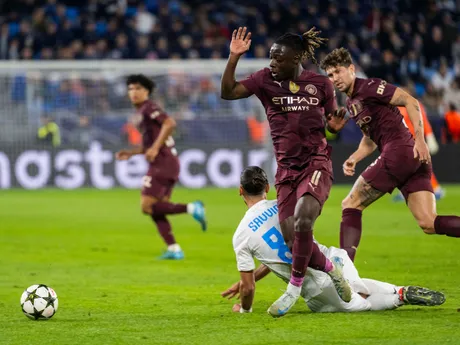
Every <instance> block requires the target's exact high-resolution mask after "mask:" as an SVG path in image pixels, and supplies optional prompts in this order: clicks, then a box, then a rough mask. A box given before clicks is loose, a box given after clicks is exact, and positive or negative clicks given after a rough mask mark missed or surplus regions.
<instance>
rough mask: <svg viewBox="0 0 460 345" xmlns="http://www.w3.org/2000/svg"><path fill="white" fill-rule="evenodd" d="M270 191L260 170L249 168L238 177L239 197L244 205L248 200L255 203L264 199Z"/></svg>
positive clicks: (264, 175) (265, 177)
mask: <svg viewBox="0 0 460 345" xmlns="http://www.w3.org/2000/svg"><path fill="white" fill-rule="evenodd" d="M269 189H270V184H269V183H268V178H267V174H266V173H265V171H264V170H263V169H262V168H259V167H257V166H250V167H247V168H246V169H244V170H243V172H242V173H241V176H240V195H241V196H243V198H244V201H245V202H246V204H247V203H248V200H249V199H253V200H254V201H257V200H258V199H260V200H261V199H266V197H267V192H268V190H269Z"/></svg>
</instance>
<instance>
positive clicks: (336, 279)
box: [327, 256, 352, 303]
mask: <svg viewBox="0 0 460 345" xmlns="http://www.w3.org/2000/svg"><path fill="white" fill-rule="evenodd" d="M331 262H332V264H333V265H334V269H333V270H331V271H329V272H328V273H327V274H328V275H329V277H331V279H332V283H333V284H334V287H335V290H336V291H337V293H338V294H339V297H340V298H341V299H342V300H343V301H344V302H346V303H348V302H350V301H351V294H352V291H351V286H350V284H349V283H348V281H347V280H346V279H345V277H344V276H343V260H342V258H339V257H338V256H334V257H332V258H331Z"/></svg>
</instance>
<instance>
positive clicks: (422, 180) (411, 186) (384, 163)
mask: <svg viewBox="0 0 460 345" xmlns="http://www.w3.org/2000/svg"><path fill="white" fill-rule="evenodd" d="M431 174H432V166H431V163H430V164H425V163H420V161H419V160H417V159H414V152H413V147H412V146H401V147H397V148H394V149H392V150H389V151H387V152H385V151H384V152H383V153H382V154H381V155H380V156H379V157H378V158H377V159H376V160H375V161H374V162H373V163H372V164H371V165H369V166H368V167H367V169H366V170H365V171H364V172H363V173H362V174H361V176H362V177H363V178H364V180H365V181H366V182H367V183H369V184H370V185H371V186H372V187H373V188H375V189H377V190H379V191H381V192H384V193H392V192H393V190H394V189H395V188H398V189H399V190H400V191H401V193H402V194H403V195H404V198H405V199H406V200H407V197H408V196H409V194H411V193H415V192H420V191H428V192H432V193H433V187H432V186H431Z"/></svg>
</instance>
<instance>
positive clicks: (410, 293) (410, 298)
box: [399, 286, 446, 307]
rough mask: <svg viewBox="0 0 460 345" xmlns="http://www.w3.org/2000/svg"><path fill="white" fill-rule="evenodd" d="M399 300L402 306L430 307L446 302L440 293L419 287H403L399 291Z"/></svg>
mask: <svg viewBox="0 0 460 345" xmlns="http://www.w3.org/2000/svg"><path fill="white" fill-rule="evenodd" d="M399 296H400V297H399V298H400V300H401V301H402V302H404V304H411V305H423V306H427V307H432V306H436V305H441V304H443V303H444V302H445V301H446V297H445V296H444V294H443V293H442V292H439V291H434V290H430V289H427V288H423V287H420V286H404V287H402V288H401V289H400V290H399Z"/></svg>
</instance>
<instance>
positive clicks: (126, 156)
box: [115, 150, 132, 161]
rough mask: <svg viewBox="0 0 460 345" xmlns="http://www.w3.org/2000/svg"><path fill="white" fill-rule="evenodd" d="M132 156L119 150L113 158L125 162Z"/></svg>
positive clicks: (126, 151)
mask: <svg viewBox="0 0 460 345" xmlns="http://www.w3.org/2000/svg"><path fill="white" fill-rule="evenodd" d="M131 156H132V154H131V152H129V151H128V150H121V151H118V152H117V153H116V154H115V158H116V159H117V160H119V161H125V160H127V159H129V158H131Z"/></svg>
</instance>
